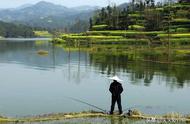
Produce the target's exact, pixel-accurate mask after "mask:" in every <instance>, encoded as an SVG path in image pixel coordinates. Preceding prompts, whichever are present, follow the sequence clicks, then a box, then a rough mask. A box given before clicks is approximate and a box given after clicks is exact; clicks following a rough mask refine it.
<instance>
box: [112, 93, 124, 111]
mask: <svg viewBox="0 0 190 124" xmlns="http://www.w3.org/2000/svg"><path fill="white" fill-rule="evenodd" d="M116 102H117V105H118V109H119V113H120V114H122V106H121V95H118V96H113V95H112V100H111V111H110V114H113V111H114V108H115V103H116Z"/></svg>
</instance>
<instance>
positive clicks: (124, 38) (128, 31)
mask: <svg viewBox="0 0 190 124" xmlns="http://www.w3.org/2000/svg"><path fill="white" fill-rule="evenodd" d="M130 5H133V4H131V3H130V4H129V6H127V7H126V8H123V7H122V6H120V7H116V6H107V7H105V8H102V9H101V10H99V11H97V12H96V14H95V15H94V16H93V18H91V19H90V29H89V31H87V32H84V33H80V34H62V35H60V37H58V38H56V39H54V40H53V42H54V43H56V44H57V43H58V44H60V43H63V44H66V45H67V44H68V43H69V44H70V42H72V44H74V45H73V46H77V45H80V44H84V45H86V46H91V48H89V49H90V50H92V52H97V53H102V54H109V53H110V52H112V53H115V54H116V55H120V54H122V55H127V56H129V59H132V60H135V59H142V60H144V61H156V62H161V63H170V62H171V61H172V62H173V63H175V64H176V63H177V64H184V63H185V64H187V63H188V65H189V62H190V61H189V55H190V50H189V49H190V15H189V14H190V3H189V2H178V3H171V4H161V5H155V4H154V3H149V4H142V3H135V4H134V5H133V6H130ZM122 8H123V9H122ZM89 44H90V45H89Z"/></svg>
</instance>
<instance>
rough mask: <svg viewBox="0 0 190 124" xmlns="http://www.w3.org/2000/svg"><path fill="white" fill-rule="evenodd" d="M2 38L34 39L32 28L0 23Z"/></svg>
mask: <svg viewBox="0 0 190 124" xmlns="http://www.w3.org/2000/svg"><path fill="white" fill-rule="evenodd" d="M0 36H3V37H34V32H33V30H32V28H30V27H28V26H24V25H16V24H11V23H5V22H2V21H0Z"/></svg>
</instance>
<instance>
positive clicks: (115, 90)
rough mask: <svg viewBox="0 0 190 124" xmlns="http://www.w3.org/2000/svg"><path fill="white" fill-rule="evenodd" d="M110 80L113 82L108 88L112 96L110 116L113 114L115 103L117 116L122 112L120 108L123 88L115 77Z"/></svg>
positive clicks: (119, 80)
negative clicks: (117, 111)
mask: <svg viewBox="0 0 190 124" xmlns="http://www.w3.org/2000/svg"><path fill="white" fill-rule="evenodd" d="M110 79H111V80H113V82H112V83H111V84H110V88H109V91H110V92H111V94H112V99H111V110H110V114H113V111H114V108H115V103H116V102H117V105H118V109H119V114H122V113H123V111H122V106H121V93H122V92H123V87H122V85H121V83H119V82H121V81H122V80H121V79H119V78H118V77H117V76H114V77H111V78H110Z"/></svg>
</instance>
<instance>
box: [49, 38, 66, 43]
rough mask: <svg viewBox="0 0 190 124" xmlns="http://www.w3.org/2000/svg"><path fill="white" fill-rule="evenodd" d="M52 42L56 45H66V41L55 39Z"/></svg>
mask: <svg viewBox="0 0 190 124" xmlns="http://www.w3.org/2000/svg"><path fill="white" fill-rule="evenodd" d="M52 42H53V43H55V44H62V43H65V40H64V39H61V38H54V39H53V40H52Z"/></svg>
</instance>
